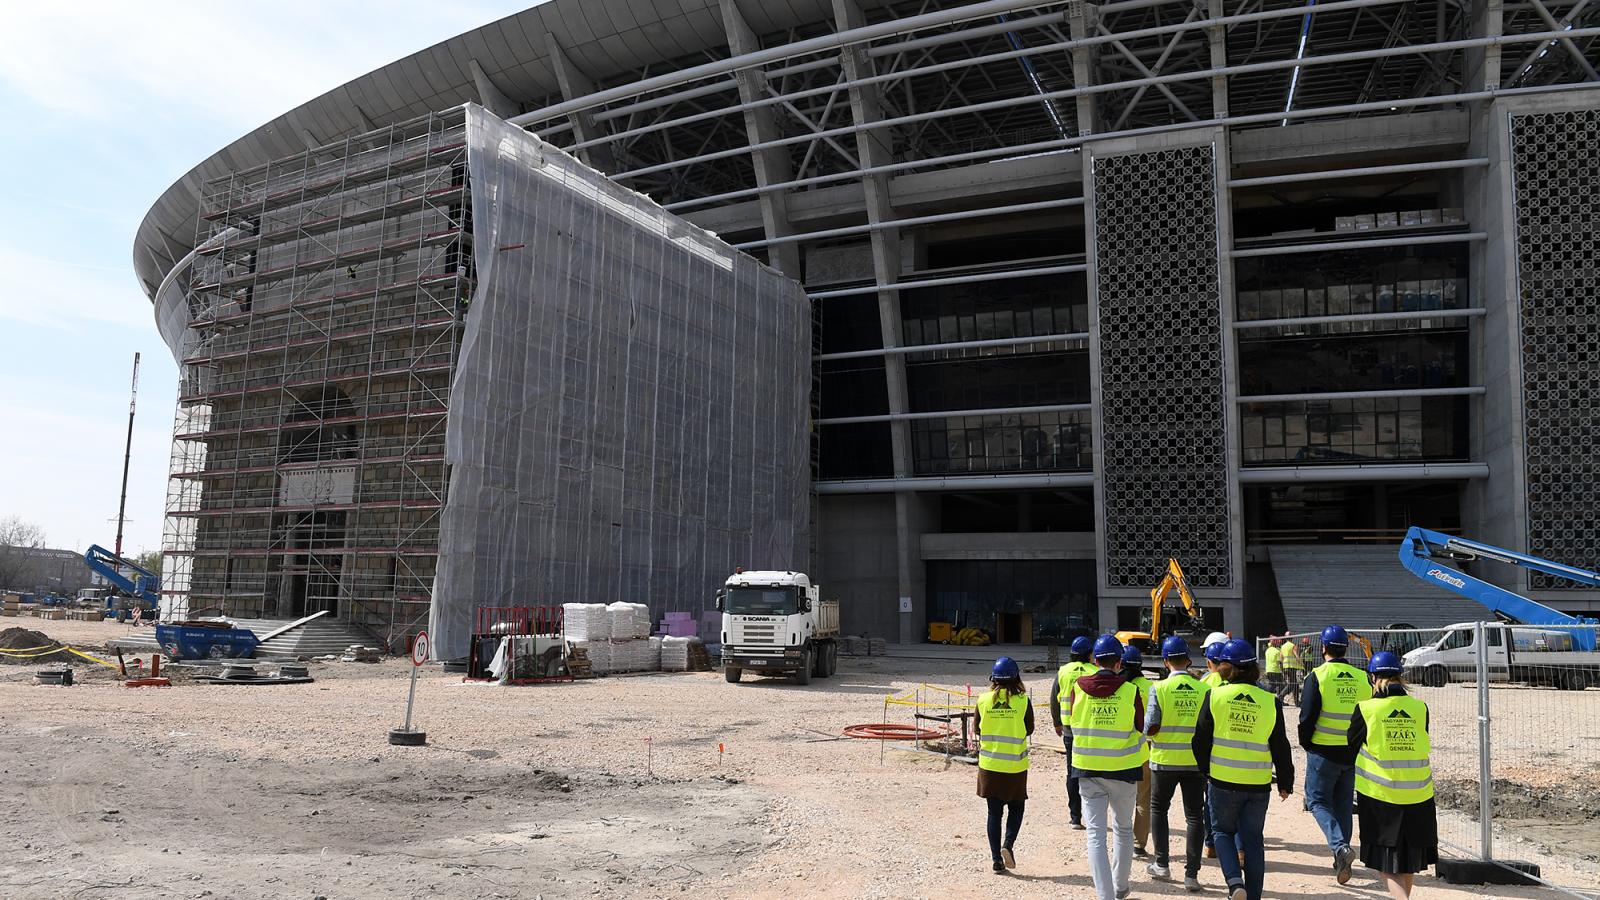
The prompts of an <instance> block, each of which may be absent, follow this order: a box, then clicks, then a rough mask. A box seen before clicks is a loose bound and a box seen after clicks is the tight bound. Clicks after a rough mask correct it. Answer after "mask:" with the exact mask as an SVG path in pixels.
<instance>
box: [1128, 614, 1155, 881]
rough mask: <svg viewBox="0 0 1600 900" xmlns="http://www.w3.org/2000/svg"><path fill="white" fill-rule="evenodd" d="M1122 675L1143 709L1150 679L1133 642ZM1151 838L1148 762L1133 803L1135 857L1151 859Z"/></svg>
mask: <svg viewBox="0 0 1600 900" xmlns="http://www.w3.org/2000/svg"><path fill="white" fill-rule="evenodd" d="M1122 675H1123V677H1124V678H1126V679H1128V683H1129V684H1131V685H1133V687H1134V689H1135V690H1137V691H1138V692H1139V693H1138V694H1137V695H1136V696H1135V698H1134V699H1135V700H1137V701H1138V703H1139V708H1140V709H1143V708H1144V707H1145V706H1146V705H1147V704H1148V702H1149V700H1150V688H1151V682H1150V679H1148V678H1146V677H1144V654H1143V653H1140V652H1139V648H1138V647H1135V646H1134V645H1132V644H1129V645H1128V646H1126V647H1123V648H1122ZM1149 840H1150V764H1149V763H1146V764H1145V767H1144V774H1143V775H1141V776H1140V778H1139V793H1138V795H1137V796H1136V797H1135V798H1134V803H1133V857H1134V859H1149V858H1150V851H1148V850H1146V849H1145V844H1146V843H1148V842H1149Z"/></svg>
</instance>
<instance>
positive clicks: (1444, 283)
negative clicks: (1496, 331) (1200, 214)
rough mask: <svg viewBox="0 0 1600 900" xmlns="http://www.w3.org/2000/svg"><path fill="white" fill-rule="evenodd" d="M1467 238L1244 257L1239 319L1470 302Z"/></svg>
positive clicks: (1238, 265)
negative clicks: (1452, 241) (1453, 241)
mask: <svg viewBox="0 0 1600 900" xmlns="http://www.w3.org/2000/svg"><path fill="white" fill-rule="evenodd" d="M1467 258H1468V257H1467V246H1466V245H1465V244H1459V245H1456V244H1421V245H1417V246H1412V247H1378V248H1372V249H1366V250H1330V251H1326V252H1322V253H1295V254H1290V255H1286V256H1252V257H1244V258H1241V259H1239V260H1237V261H1236V262H1235V263H1234V274H1235V280H1236V284H1237V290H1238V317H1239V319H1240V321H1252V320H1257V319H1293V318H1299V317H1304V316H1343V315H1355V314H1362V313H1384V312H1410V311H1419V310H1430V309H1464V308H1467V307H1470V306H1471V305H1472V298H1471V292H1470V290H1469V287H1468V281H1467V272H1468V265H1467Z"/></svg>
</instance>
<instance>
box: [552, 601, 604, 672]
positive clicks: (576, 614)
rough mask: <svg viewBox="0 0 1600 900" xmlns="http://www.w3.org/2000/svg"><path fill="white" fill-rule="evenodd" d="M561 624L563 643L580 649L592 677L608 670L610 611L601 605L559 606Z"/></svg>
mask: <svg viewBox="0 0 1600 900" xmlns="http://www.w3.org/2000/svg"><path fill="white" fill-rule="evenodd" d="M561 624H562V630H563V631H565V633H566V634H565V637H566V640H567V643H568V644H570V645H572V646H574V647H581V648H583V650H584V652H585V653H586V654H587V655H588V657H589V665H590V667H591V668H592V669H593V670H594V673H595V674H596V675H605V674H608V673H610V672H611V671H612V659H611V657H612V654H611V611H610V610H609V609H607V608H606V605H605V604H604V603H563V604H561Z"/></svg>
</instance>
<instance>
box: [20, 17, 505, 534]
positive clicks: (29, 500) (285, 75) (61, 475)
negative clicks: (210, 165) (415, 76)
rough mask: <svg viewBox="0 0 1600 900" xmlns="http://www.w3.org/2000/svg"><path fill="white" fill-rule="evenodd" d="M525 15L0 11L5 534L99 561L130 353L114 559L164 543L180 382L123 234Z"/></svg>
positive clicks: (112, 496)
mask: <svg viewBox="0 0 1600 900" xmlns="http://www.w3.org/2000/svg"><path fill="white" fill-rule="evenodd" d="M531 5H536V2H535V0H450V2H447V3H440V2H437V0H385V2H381V3H380V2H346V0H321V2H305V0H274V2H272V3H242V2H228V3H216V2H209V3H206V2H169V0H139V2H135V3H130V2H127V0H89V2H74V3H56V4H47V3H10V2H7V3H5V4H4V11H3V12H0V121H4V122H5V126H4V130H3V132H0V136H3V140H0V171H4V172H6V173H8V174H7V178H6V179H5V180H4V183H3V185H0V336H3V340H0V398H3V400H0V404H3V418H0V421H3V422H4V428H3V430H0V518H4V517H7V516H13V515H15V516H20V517H21V518H23V519H24V520H26V521H30V522H34V523H36V524H38V525H39V526H41V527H43V528H44V529H45V533H46V536H47V538H48V540H49V542H50V544H51V545H52V546H55V547H66V548H70V549H78V550H81V549H83V548H85V547H87V546H88V545H89V544H91V543H99V544H104V545H106V546H110V545H111V542H112V538H113V536H114V535H115V533H116V524H115V522H114V519H115V517H116V513H117V492H118V488H119V486H120V482H121V477H122V448H123V440H124V437H125V435H126V429H127V415H128V388H129V376H130V375H131V369H132V365H133V354H134V352H135V351H138V352H140V353H141V354H142V356H143V368H142V371H141V373H140V380H139V414H138V419H137V424H136V426H135V431H134V441H133V468H132V473H131V475H130V479H129V489H128V515H129V517H130V518H131V521H130V522H129V523H128V526H127V536H126V538H125V549H127V550H128V551H129V552H139V551H142V550H155V549H159V548H160V546H161V516H162V506H163V500H164V496H165V490H166V471H167V458H168V452H169V448H170V435H171V430H172V414H173V404H174V400H175V397H176V395H177V379H178V376H177V367H176V365H174V363H173V361H172V356H171V354H170V353H169V352H168V350H167V348H166V345H165V344H163V343H162V341H161V338H160V336H159V335H158V334H157V333H156V328H155V323H154V320H153V319H152V317H151V314H150V304H149V302H148V301H147V300H146V299H145V296H144V294H143V292H142V291H141V290H140V289H139V287H138V284H137V282H136V281H135V280H134V277H133V268H132V264H131V252H132V246H133V234H134V230H135V229H136V228H137V227H138V225H139V221H140V220H141V219H142V218H143V216H144V213H145V211H146V210H147V209H149V207H150V205H151V203H153V202H154V201H155V199H156V197H158V196H159V195H160V194H161V192H162V191H164V190H166V188H167V187H168V186H169V185H171V184H172V182H174V181H176V180H177V179H178V178H179V177H180V176H181V175H183V173H184V172H186V171H188V170H189V169H190V168H191V167H193V166H194V165H195V164H197V163H199V162H200V161H201V160H203V159H204V158H206V157H207V156H209V155H210V154H211V153H212V152H214V151H216V150H218V149H220V148H221V147H222V146H224V145H225V144H227V143H228V142H230V141H232V140H233V139H235V138H237V137H239V136H240V135H242V134H244V133H246V132H248V131H250V130H251V129H253V128H255V127H256V126H258V125H260V124H262V123H264V122H266V121H268V120H269V119H271V118H273V117H275V116H277V115H279V114H281V113H283V112H285V111H287V110H289V109H291V108H293V107H295V106H298V105H299V104H301V103H303V102H305V101H307V100H310V99H311V98H313V97H315V96H317V95H318V94H321V93H324V92H326V91H328V90H331V89H333V88H335V87H337V86H338V85H340V84H342V83H344V82H346V81H348V80H350V79H351V78H354V77H356V76H358V75H361V74H363V73H365V72H368V71H370V70H372V69H375V68H378V67H379V66H382V65H384V64H386V63H388V62H391V61H393V60H394V59H396V58H398V57H401V56H404V55H407V54H409V53H412V52H414V51H417V50H421V49H423V48H424V47H428V46H430V45H432V44H435V43H438V42H439V41H441V40H444V39H445V38H448V37H451V36H454V35H456V34H459V33H460V32H463V31H466V30H469V29H471V28H475V27H477V26H479V25H482V24H485V23H487V22H492V21H494V20H496V19H499V18H501V17H503V16H506V15H509V14H511V13H513V12H516V11H518V10H520V9H523V8H526V7H528V6H531Z"/></svg>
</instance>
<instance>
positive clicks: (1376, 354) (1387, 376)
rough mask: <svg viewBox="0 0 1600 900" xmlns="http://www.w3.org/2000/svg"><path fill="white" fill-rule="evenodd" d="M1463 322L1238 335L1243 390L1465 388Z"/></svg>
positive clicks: (1295, 392) (1260, 391)
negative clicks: (1394, 329)
mask: <svg viewBox="0 0 1600 900" xmlns="http://www.w3.org/2000/svg"><path fill="white" fill-rule="evenodd" d="M1467 359H1468V349H1467V329H1466V327H1464V326H1460V325H1457V326H1455V327H1452V328H1449V329H1444V330H1437V331H1428V332H1404V333H1400V334H1386V335H1376V334H1346V335H1324V336H1317V337H1294V338H1285V337H1266V338H1262V337H1256V336H1253V335H1252V333H1251V332H1245V333H1244V334H1243V335H1241V336H1240V340H1239V380H1240V393H1243V394H1245V395H1258V394H1300V393H1313V392H1317V391H1366V390H1385V389H1388V388H1397V387H1421V388H1436V387H1460V386H1463V385H1466V384H1467V383H1468V378H1467Z"/></svg>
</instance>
